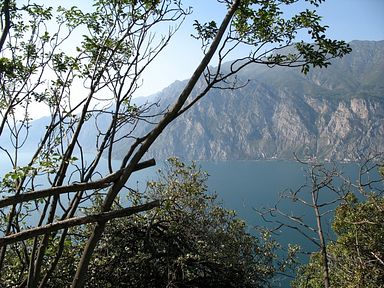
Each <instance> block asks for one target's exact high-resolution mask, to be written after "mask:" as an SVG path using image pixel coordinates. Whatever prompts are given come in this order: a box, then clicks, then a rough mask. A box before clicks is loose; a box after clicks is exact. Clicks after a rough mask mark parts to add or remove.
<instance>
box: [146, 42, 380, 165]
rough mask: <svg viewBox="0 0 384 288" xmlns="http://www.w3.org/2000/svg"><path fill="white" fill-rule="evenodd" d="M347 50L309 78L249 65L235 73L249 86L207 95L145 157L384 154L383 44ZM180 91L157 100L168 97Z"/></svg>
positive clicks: (339, 157) (350, 156)
mask: <svg viewBox="0 0 384 288" xmlns="http://www.w3.org/2000/svg"><path fill="white" fill-rule="evenodd" d="M351 46H352V48H353V52H352V54H351V55H348V56H347V57H345V58H343V59H341V60H335V61H333V64H332V66H330V68H328V69H322V70H320V69H316V70H313V71H312V72H311V73H309V74H308V75H303V74H301V73H300V72H299V71H297V70H292V69H287V68H273V69H269V68H266V67H263V66H262V67H260V66H257V65H255V66H250V67H248V68H247V69H246V70H244V71H243V72H242V73H241V74H240V75H239V77H240V79H242V80H244V81H245V80H248V79H249V80H251V81H250V83H249V84H248V85H247V86H245V87H243V88H241V89H237V90H233V91H230V90H213V91H211V92H210V94H209V95H207V96H206V97H205V98H203V99H202V100H201V101H200V102H199V103H198V104H197V105H196V106H195V107H193V108H192V109H191V110H190V111H188V112H187V113H186V114H184V115H183V116H182V117H180V118H179V119H177V121H175V123H173V124H172V125H171V126H170V127H169V128H167V129H166V130H165V131H164V133H163V134H162V135H161V137H160V138H159V139H158V141H157V142H156V143H155V145H154V146H153V147H152V148H151V150H150V151H149V154H151V155H154V156H156V157H158V158H166V157H169V156H170V155H176V156H180V157H183V158H185V159H205V160H226V159H271V158H283V159H287V158H288V159H289V158H293V157H294V153H296V154H297V155H298V156H300V157H318V158H322V159H336V160H344V159H350V160H355V159H358V158H359V155H361V154H362V153H367V152H369V151H384V82H383V80H384V60H383V59H384V41H380V42H365V41H355V42H352V43H351ZM176 86H177V87H176ZM181 86H182V85H181V83H180V82H178V83H176V84H175V87H174V89H173V88H172V87H169V88H168V89H167V90H165V91H163V93H160V94H159V95H158V96H159V97H160V99H161V97H165V98H167V99H168V98H172V97H174V96H176V95H177V93H176V92H177V91H178V90H179V89H180V87H181ZM171 94H172V95H171ZM170 95H171V96H170ZM164 102H167V101H166V100H164Z"/></svg>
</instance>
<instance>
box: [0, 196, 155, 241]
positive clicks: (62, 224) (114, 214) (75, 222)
mask: <svg viewBox="0 0 384 288" xmlns="http://www.w3.org/2000/svg"><path fill="white" fill-rule="evenodd" d="M158 206H160V201H158V200H154V201H152V202H149V203H146V204H142V205H138V206H133V207H128V208H124V209H120V210H116V211H110V212H102V213H99V214H94V215H89V216H83V217H75V218H70V219H66V220H62V221H58V222H55V223H51V224H47V225H45V226H40V227H37V228H33V229H28V230H24V231H22V232H19V233H15V234H12V235H9V236H6V237H3V238H0V246H4V245H9V244H12V243H15V242H19V241H23V240H26V239H29V238H32V237H36V236H39V235H43V234H46V233H51V232H54V231H57V230H61V229H65V228H71V227H75V226H79V225H84V224H89V223H95V222H106V221H110V220H112V219H116V218H123V217H128V216H131V215H133V214H136V213H139V212H143V211H147V210H150V209H153V208H155V207H158Z"/></svg>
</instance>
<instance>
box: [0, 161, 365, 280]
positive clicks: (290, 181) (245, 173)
mask: <svg viewBox="0 0 384 288" xmlns="http://www.w3.org/2000/svg"><path fill="white" fill-rule="evenodd" d="M0 158H1V157H0ZM0 160H1V159H0ZM4 163H5V162H4V161H1V164H2V165H0V175H3V173H4V172H5V171H6V170H7V169H8V167H7V165H4ZM198 164H199V165H201V167H202V169H203V170H206V171H207V172H208V174H209V178H208V183H207V184H208V190H209V192H215V193H217V195H218V199H219V201H221V202H222V203H223V205H224V206H225V207H226V208H228V209H233V210H236V211H237V214H238V216H239V217H241V218H243V219H245V220H246V221H247V223H248V224H249V227H250V228H249V229H250V231H251V232H252V233H253V232H254V231H255V230H254V229H253V228H254V227H257V226H260V225H263V226H265V225H267V226H269V227H272V226H271V224H268V223H265V222H264V221H263V220H262V218H261V217H260V216H259V215H258V214H257V213H256V211H255V209H258V210H260V209H263V208H267V207H273V206H274V205H275V204H276V203H277V201H278V200H279V195H280V194H281V193H283V192H284V191H287V190H289V189H291V190H297V189H298V188H299V187H300V186H301V185H303V184H305V183H306V181H307V180H308V178H307V169H308V167H306V166H305V165H302V164H300V163H297V162H294V161H278V160H275V161H223V162H204V161H203V162H198ZM163 165H164V163H158V165H157V166H156V167H151V168H149V169H146V170H143V171H141V172H140V173H135V174H134V175H133V177H132V179H131V180H130V182H129V186H131V187H132V186H133V187H137V188H141V189H142V188H143V187H145V184H146V181H148V180H153V179H154V178H156V171H157V169H158V168H161V167H162V166H163ZM342 168H343V169H344V173H345V174H346V175H347V176H349V177H353V175H357V171H358V170H357V168H358V167H357V165H356V164H351V163H350V164H344V165H342ZM0 178H1V177H0ZM307 192H308V191H307ZM324 193H325V196H324V197H325V198H324V199H328V198H329V197H334V194H330V195H326V194H327V192H326V191H325V192H324ZM327 197H328V198H327ZM280 206H281V207H282V209H283V210H284V211H286V212H287V213H291V214H292V215H295V216H300V217H303V219H305V221H306V222H308V223H310V224H314V220H315V219H314V216H313V215H314V214H313V213H314V212H313V211H312V210H311V209H308V208H305V207H303V205H298V203H292V202H291V201H288V200H285V201H282V202H281V203H280ZM330 220H331V218H330V217H328V218H326V219H325V221H324V222H325V223H324V224H325V225H326V226H325V229H326V231H327V232H328V236H329V237H332V233H331V231H330V229H329V222H330ZM280 232H281V235H280V236H278V235H277V236H276V237H277V240H278V241H279V242H281V243H282V244H283V245H287V244H288V243H297V244H300V245H301V246H302V247H303V249H304V250H305V251H308V252H310V251H313V250H314V249H316V247H314V246H313V245H311V244H310V242H309V241H308V240H306V239H305V238H304V237H302V236H300V234H298V233H296V232H295V231H293V230H289V229H288V230H287V229H286V230H281V231H280ZM302 259H305V258H302ZM288 283H289V282H288V280H281V287H289V284H288Z"/></svg>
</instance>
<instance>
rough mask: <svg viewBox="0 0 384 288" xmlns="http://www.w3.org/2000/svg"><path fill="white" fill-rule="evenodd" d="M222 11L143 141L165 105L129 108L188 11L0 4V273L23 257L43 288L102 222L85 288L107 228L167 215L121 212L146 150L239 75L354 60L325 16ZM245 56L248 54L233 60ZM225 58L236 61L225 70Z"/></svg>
mask: <svg viewBox="0 0 384 288" xmlns="http://www.w3.org/2000/svg"><path fill="white" fill-rule="evenodd" d="M219 2H220V3H222V5H226V7H227V10H228V11H227V14H226V15H225V16H224V17H223V20H222V22H221V23H215V22H209V23H200V22H196V23H195V28H196V33H195V34H196V35H195V37H196V38H197V39H198V40H200V41H201V42H202V48H203V53H204V56H203V58H202V60H201V62H200V64H199V65H198V67H196V70H195V72H194V73H193V75H192V77H191V78H190V80H189V81H188V83H187V84H186V85H185V87H184V89H183V90H182V92H181V93H180V95H179V97H178V98H177V100H176V101H175V103H174V104H173V105H172V106H170V107H169V108H168V109H167V110H166V111H163V112H164V113H162V115H161V117H160V120H158V121H156V123H154V125H153V126H152V128H151V130H150V131H149V132H147V133H144V134H143V135H136V134H135V131H136V127H138V126H139V125H141V124H142V123H143V122H151V120H152V119H153V116H155V114H157V113H158V112H154V110H153V109H151V108H152V107H153V106H154V105H156V103H147V104H144V105H141V106H136V105H134V104H133V102H132V101H131V99H132V96H133V95H134V94H135V92H136V91H137V88H138V87H139V86H140V85H141V84H142V82H141V77H142V74H143V72H144V71H145V70H146V69H150V64H151V63H152V62H153V61H154V60H155V59H156V57H157V56H158V55H159V53H161V52H162V51H163V50H164V49H165V48H166V46H167V45H168V44H170V43H171V40H172V36H173V35H174V33H176V32H177V30H178V28H179V27H180V25H181V24H182V22H183V19H184V18H185V17H187V16H188V15H189V14H190V13H191V10H190V9H189V8H184V7H183V5H182V1H180V0H177V1H171V0H156V1H152V0H151V1H148V0H126V1H118V0H116V1H115V0H113V1H105V0H97V1H94V2H93V4H94V5H93V6H92V7H91V8H90V10H89V11H81V10H80V9H79V8H78V7H70V8H64V7H58V8H57V9H54V8H52V7H45V6H43V5H40V4H37V3H33V2H28V3H27V4H22V3H19V2H17V1H14V0H5V1H3V2H2V3H1V4H0V5H1V24H2V25H1V29H2V30H1V38H0V49H1V58H0V86H1V96H0V97H1V98H0V115H1V118H0V137H1V142H0V143H1V144H0V149H1V151H2V155H1V156H3V157H6V158H7V160H8V162H9V164H10V165H9V166H10V169H9V172H7V173H5V174H4V176H3V177H2V179H1V193H2V196H3V197H4V199H2V200H0V206H1V207H2V208H3V210H2V223H3V225H2V233H3V234H2V235H3V237H2V238H1V239H0V246H1V250H0V269H1V270H2V269H3V268H4V267H5V266H7V265H8V263H5V262H4V261H6V259H10V258H9V257H8V256H7V255H9V253H13V252H11V251H13V250H14V249H15V250H16V254H17V257H18V259H19V263H22V265H20V266H18V267H17V270H16V269H15V271H13V273H14V275H15V276H14V277H15V279H17V283H18V284H19V285H21V286H25V285H27V286H28V287H37V286H39V287H44V286H45V284H46V283H47V282H48V280H49V279H50V278H51V277H52V275H53V273H54V272H55V270H56V269H57V267H58V265H60V261H63V259H62V255H63V251H64V250H65V249H66V246H65V245H66V240H67V239H68V237H71V235H69V233H70V231H71V230H70V229H73V228H72V227H75V226H78V225H83V224H89V223H95V224H94V226H92V227H93V230H92V233H91V234H90V236H89V240H88V241H87V244H86V245H85V247H84V251H83V252H82V253H80V252H79V254H81V255H82V256H81V257H80V260H79V261H78V263H76V264H74V265H75V266H76V270H77V272H76V274H75V276H74V278H73V284H72V286H73V287H82V286H83V285H84V281H85V279H86V275H87V268H88V265H89V261H90V259H91V257H92V254H93V252H94V249H95V248H96V246H97V244H98V241H99V240H100V239H101V237H102V234H103V232H104V229H105V226H106V223H107V222H108V221H109V220H111V219H113V218H116V217H127V216H131V215H134V214H136V213H139V212H142V211H145V210H149V209H153V208H154V207H156V206H159V205H160V203H159V201H158V200H153V201H151V202H148V203H143V204H141V205H138V206H135V205H133V206H129V207H125V208H122V209H120V210H114V211H111V209H112V206H113V203H114V202H115V200H116V197H117V196H118V195H120V194H124V193H125V194H127V192H126V191H130V190H129V189H125V188H126V183H127V181H128V179H130V177H131V175H132V173H133V172H134V171H137V170H139V169H143V168H145V167H148V166H151V165H154V161H153V160H151V161H143V160H144V159H143V158H144V156H145V153H146V151H147V150H148V148H149V147H151V145H152V144H153V143H154V141H156V139H157V137H158V136H159V135H160V134H161V133H162V131H163V130H164V129H165V128H166V127H167V126H168V125H169V124H170V123H171V122H172V121H174V120H175V119H176V118H177V117H178V116H179V115H181V114H182V113H184V112H185V111H187V110H188V109H190V108H191V107H192V106H193V105H194V104H195V103H196V102H197V101H198V100H199V99H201V98H202V97H204V96H205V95H206V94H207V92H208V91H209V90H210V89H212V88H215V87H219V88H220V89H235V88H236V87H239V86H241V85H243V84H244V83H237V82H236V78H235V77H233V76H235V74H236V73H237V72H238V71H240V70H241V69H243V68H244V67H246V66H247V65H249V64H252V63H258V64H264V65H269V66H275V65H280V66H290V67H302V71H303V72H304V73H305V72H307V71H308V69H309V68H310V67H311V66H313V67H316V66H318V67H326V66H327V65H328V64H329V60H330V59H331V58H334V57H341V56H343V55H344V54H346V53H349V52H350V48H349V47H348V45H347V44H346V43H344V42H343V41H336V40H330V39H328V38H326V36H325V32H326V26H323V25H321V24H320V20H321V18H320V17H319V16H318V15H317V14H316V12H315V11H311V10H305V11H303V12H301V13H298V14H297V15H295V16H293V17H290V18H288V17H287V16H285V15H284V14H283V12H282V11H283V10H282V6H286V5H290V4H292V3H294V2H298V1H292V0H289V1H288V0H287V1H285V0H279V1H278V0H269V1H256V0H232V1H230V0H225V1H219ZM321 2H322V1H321V0H318V1H316V0H311V1H309V3H307V4H308V5H309V6H318V5H319V4H320V3H321ZM164 25H170V29H169V30H167V32H166V33H165V34H162V35H159V34H156V32H158V31H164V30H161V27H164ZM55 27H56V30H55ZM158 27H159V28H158ZM299 30H305V31H308V33H309V36H310V37H311V39H312V41H313V43H304V42H297V43H295V41H296V40H295V37H296V33H297V32H298V31H299ZM78 39H80V40H78ZM244 46H245V47H248V48H249V49H250V52H249V53H247V54H245V55H244V57H241V58H238V59H235V60H233V59H231V55H232V53H233V52H234V51H235V50H236V49H238V48H239V47H244ZM290 46H294V47H295V49H290V50H289V52H287V50H286V49H284V48H286V47H290ZM285 53H286V54H285ZM213 59H216V60H217V62H216V63H214V62H213ZM227 60H232V62H231V64H230V65H229V68H228V69H224V67H223V64H224V62H225V61H227ZM210 64H216V68H215V69H212V68H210V66H209V65H210ZM199 79H204V85H203V86H202V87H201V90H197V91H194V93H192V91H193V89H194V88H195V86H196V83H197V81H198V80H199ZM33 105H37V106H39V107H45V108H46V109H48V111H50V116H49V118H48V120H47V122H46V123H45V124H44V126H45V129H41V130H40V131H38V132H33V133H32V128H31V125H33V123H32V122H31V120H32V119H31V117H30V112H31V106H33ZM90 129H91V130H95V131H96V133H95V136H94V138H93V142H94V147H93V150H91V151H94V152H92V153H91V155H88V154H87V153H86V151H89V150H90V148H89V147H87V146H86V145H85V142H84V141H83V140H84V139H85V138H87V136H88V134H87V132H88V130H90ZM36 134H39V135H36ZM125 139H130V140H131V142H130V143H131V145H130V146H128V147H127V149H126V153H125V156H124V157H123V158H122V159H121V161H120V162H119V164H118V165H116V164H115V163H113V152H114V147H115V144H116V143H117V142H119V141H122V140H125ZM88 140H89V139H88ZM29 142H31V143H33V145H32V146H33V147H34V149H35V150H34V151H33V152H31V151H29V149H30V147H31V145H27V144H28V143H29ZM26 150H27V151H26ZM24 152H28V158H29V159H28V160H27V161H25V162H23V161H22V160H21V158H22V155H23V153H24ZM105 166H106V167H107V169H103V168H102V167H105ZM42 187H43V188H42ZM128 194H129V193H128ZM99 196H101V197H102V199H103V204H102V206H101V209H100V211H98V213H97V214H94V215H88V216H81V213H80V208H81V206H82V205H83V204H84V203H89V200H90V199H92V198H94V197H99ZM87 201H88V202H87ZM36 218H37V219H36ZM31 239H33V240H31ZM30 241H32V244H31V245H32V246H30V245H29V242H30ZM52 243H57V245H53V246H52V245H51V244H52ZM9 245H12V249H10V247H9ZM26 247H31V248H26ZM52 247H54V251H51V249H52ZM7 267H8V266H7ZM1 277H3V273H2V274H1ZM1 281H3V280H1Z"/></svg>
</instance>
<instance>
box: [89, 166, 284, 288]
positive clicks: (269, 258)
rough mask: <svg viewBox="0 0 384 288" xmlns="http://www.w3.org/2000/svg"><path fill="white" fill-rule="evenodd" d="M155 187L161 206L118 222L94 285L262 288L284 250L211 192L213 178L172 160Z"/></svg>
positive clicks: (99, 255)
mask: <svg viewBox="0 0 384 288" xmlns="http://www.w3.org/2000/svg"><path fill="white" fill-rule="evenodd" d="M169 161H170V165H171V166H170V168H169V171H168V173H163V172H161V174H160V175H161V179H160V181H157V182H151V183H149V188H148V189H149V191H148V192H149V195H151V196H150V197H151V198H156V199H161V200H162V205H161V207H159V208H157V209H154V210H152V211H148V212H145V213H143V214H140V215H135V216H133V217H131V218H130V219H121V220H115V221H112V222H111V223H110V224H109V225H108V227H107V229H106V231H105V234H104V237H103V239H102V240H101V241H100V243H99V245H98V247H97V249H96V251H95V254H94V260H93V261H92V264H91V267H90V271H89V273H90V275H89V278H88V279H89V280H88V287H96V286H97V287H260V286H263V285H266V286H267V283H268V280H269V279H271V278H272V277H273V276H274V274H275V272H276V268H275V267H274V261H275V260H276V257H277V256H276V254H275V249H276V248H277V244H276V243H275V242H274V241H272V240H270V239H269V235H268V234H265V235H264V236H263V237H262V238H257V237H255V236H253V235H251V234H249V232H247V227H246V224H245V222H244V221H243V220H241V219H239V218H237V217H236V215H235V212H234V211H230V210H226V209H224V208H223V207H222V206H221V205H219V203H217V200H216V195H211V194H208V193H207V192H206V185H205V181H206V178H207V175H206V173H204V172H202V171H200V170H199V169H198V168H197V167H196V166H195V165H194V164H192V165H191V166H185V165H184V164H183V163H181V162H179V161H177V160H176V159H170V160H169Z"/></svg>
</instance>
